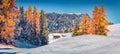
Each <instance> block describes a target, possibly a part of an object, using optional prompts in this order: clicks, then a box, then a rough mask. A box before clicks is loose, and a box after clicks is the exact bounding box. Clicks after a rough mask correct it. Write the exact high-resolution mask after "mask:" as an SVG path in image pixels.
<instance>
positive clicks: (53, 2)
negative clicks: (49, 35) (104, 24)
mask: <svg viewBox="0 0 120 54" xmlns="http://www.w3.org/2000/svg"><path fill="white" fill-rule="evenodd" d="M102 4H103V5H104V6H105V10H106V14H107V16H106V18H107V19H108V20H109V21H110V22H113V23H120V0H16V5H17V6H18V7H20V6H23V7H24V9H25V10H26V9H27V7H28V6H29V5H31V6H32V7H33V6H34V5H36V7H37V10H38V11H40V10H41V9H43V10H44V11H45V12H46V13H51V12H56V13H88V14H89V15H90V17H91V13H92V10H93V8H94V6H95V5H98V6H99V7H100V6H101V5H102Z"/></svg>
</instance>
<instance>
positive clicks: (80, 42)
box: [0, 24, 120, 54]
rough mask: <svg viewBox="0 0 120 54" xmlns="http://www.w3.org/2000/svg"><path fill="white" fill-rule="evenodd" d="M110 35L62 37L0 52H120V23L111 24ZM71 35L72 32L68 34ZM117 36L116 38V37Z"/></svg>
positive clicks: (86, 53) (89, 53)
mask: <svg viewBox="0 0 120 54" xmlns="http://www.w3.org/2000/svg"><path fill="white" fill-rule="evenodd" d="M108 29H109V30H110V31H109V32H108V36H107V37H106V36H98V35H82V36H78V37H71V38H61V39H59V40H57V41H55V42H53V43H51V44H49V45H46V46H42V47H38V48H30V49H27V48H11V49H4V48H0V53H6V54H7V53H16V54H120V43H119V42H120V38H117V37H119V36H120V24H116V25H110V26H109V27H108ZM68 35H70V34H68ZM114 37H115V38H114Z"/></svg>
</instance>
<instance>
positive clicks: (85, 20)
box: [79, 14, 90, 35]
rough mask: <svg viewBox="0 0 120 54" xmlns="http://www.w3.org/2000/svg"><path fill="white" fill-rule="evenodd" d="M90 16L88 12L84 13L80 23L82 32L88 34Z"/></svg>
mask: <svg viewBox="0 0 120 54" xmlns="http://www.w3.org/2000/svg"><path fill="white" fill-rule="evenodd" d="M89 19H90V18H89V16H88V15H87V14H84V15H83V17H82V20H81V22H80V23H79V27H80V34H81V35H82V34H88V27H89V26H88V22H89Z"/></svg>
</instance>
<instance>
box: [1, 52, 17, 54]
mask: <svg viewBox="0 0 120 54" xmlns="http://www.w3.org/2000/svg"><path fill="white" fill-rule="evenodd" d="M0 54H16V52H0Z"/></svg>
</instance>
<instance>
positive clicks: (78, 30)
mask: <svg viewBox="0 0 120 54" xmlns="http://www.w3.org/2000/svg"><path fill="white" fill-rule="evenodd" d="M78 35H80V27H79V24H76V25H75V28H74V32H73V35H72V36H73V37H74V36H78Z"/></svg>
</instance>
